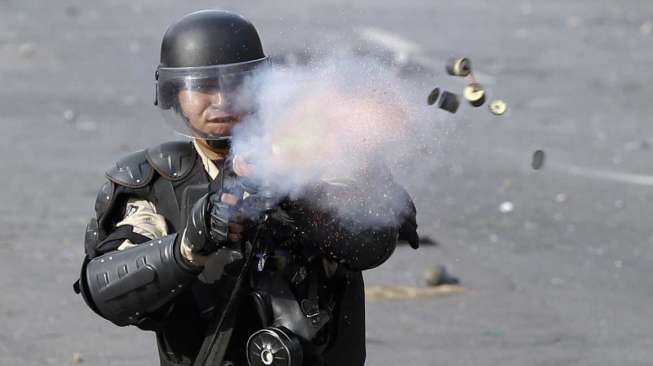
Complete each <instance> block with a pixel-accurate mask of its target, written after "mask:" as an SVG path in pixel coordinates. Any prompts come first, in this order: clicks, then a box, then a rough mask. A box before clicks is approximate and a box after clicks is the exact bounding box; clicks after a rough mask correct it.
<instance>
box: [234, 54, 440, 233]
mask: <svg viewBox="0 0 653 366" xmlns="http://www.w3.org/2000/svg"><path fill="white" fill-rule="evenodd" d="M248 85H249V87H251V88H253V89H254V90H256V93H254V94H255V95H256V104H257V108H258V113H257V115H256V116H255V117H251V118H249V119H246V120H244V121H242V122H241V123H240V124H239V125H238V126H237V128H236V129H235V130H234V132H233V141H232V146H233V153H234V155H236V156H239V157H242V158H244V159H245V160H246V161H247V162H248V163H249V164H251V165H252V167H253V168H252V170H251V175H252V178H254V179H256V180H258V181H263V182H269V183H271V184H273V186H274V189H275V191H277V192H279V193H281V194H286V195H291V196H293V195H299V194H301V192H303V191H304V190H306V189H310V188H311V187H312V186H314V185H315V184H318V183H320V182H324V181H330V182H334V181H350V180H355V182H356V184H357V185H358V186H359V187H362V188H363V189H362V191H363V192H364V193H365V197H356V198H355V199H352V198H351V197H349V198H347V199H345V200H343V199H342V198H341V197H340V198H338V199H335V198H334V201H333V202H329V206H330V207H335V208H336V209H337V211H338V212H340V213H342V214H344V215H346V214H347V213H348V212H351V211H352V210H351V208H352V205H360V204H364V203H366V202H367V203H369V202H380V201H382V200H384V199H385V200H387V199H388V197H387V191H386V190H384V189H382V188H381V186H383V184H381V183H382V182H379V181H378V180H379V176H378V174H374V175H372V174H369V173H370V171H371V169H370V167H371V166H376V167H378V166H385V167H387V170H388V172H389V171H392V170H393V169H394V168H396V167H398V166H401V165H405V164H415V165H417V164H416V163H419V162H418V161H416V159H424V157H423V155H424V153H425V152H428V151H434V149H433V147H437V145H438V144H439V142H440V141H439V139H440V137H441V136H442V134H443V133H444V129H443V124H442V123H439V121H438V120H437V116H438V115H439V114H438V113H436V111H437V109H436V108H434V107H432V106H428V105H427V104H426V95H428V93H429V91H430V90H429V89H427V88H424V87H423V86H419V85H415V84H411V83H409V82H407V81H406V80H403V79H401V78H400V77H398V75H397V71H396V69H393V68H391V67H390V66H388V65H384V64H381V63H380V62H379V61H377V60H374V59H371V58H362V57H355V56H353V55H351V54H348V53H338V54H335V55H333V56H331V57H328V58H325V59H323V60H322V61H319V62H316V63H313V64H310V65H307V66H293V67H282V66H274V67H271V68H269V69H267V70H265V71H264V72H262V73H260V74H259V75H257V76H256V77H255V78H253V79H252V80H250V81H249V83H248ZM435 150H436V151H437V149H435ZM384 195H385V196H386V197H383V196H384ZM396 199H397V200H401V199H402V198H396ZM398 205H400V203H399V202H397V205H395V206H397V207H398ZM370 224H374V223H370Z"/></svg>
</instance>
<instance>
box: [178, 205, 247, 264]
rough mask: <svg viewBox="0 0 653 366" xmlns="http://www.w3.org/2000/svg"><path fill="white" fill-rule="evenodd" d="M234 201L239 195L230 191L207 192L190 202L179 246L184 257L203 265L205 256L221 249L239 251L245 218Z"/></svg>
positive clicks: (205, 259) (205, 260)
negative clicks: (191, 203)
mask: <svg viewBox="0 0 653 366" xmlns="http://www.w3.org/2000/svg"><path fill="white" fill-rule="evenodd" d="M237 204H238V197H236V196H235V195H233V194H230V193H220V192H209V193H208V194H206V195H204V196H203V197H202V198H200V199H199V200H198V201H197V202H196V203H195V204H194V205H193V208H192V209H191V212H190V216H189V218H188V222H187V224H186V228H185V229H184V232H183V237H182V243H181V249H180V251H181V254H182V255H183V257H184V258H185V259H186V260H188V261H189V262H190V263H191V264H194V265H200V266H203V265H204V264H206V262H207V260H208V256H209V255H210V254H212V253H214V252H216V251H218V250H219V249H221V248H224V249H229V250H231V251H239V250H240V243H241V241H242V239H243V232H244V230H245V220H244V218H243V215H241V214H240V213H239V211H238V210H237ZM231 257H235V256H231Z"/></svg>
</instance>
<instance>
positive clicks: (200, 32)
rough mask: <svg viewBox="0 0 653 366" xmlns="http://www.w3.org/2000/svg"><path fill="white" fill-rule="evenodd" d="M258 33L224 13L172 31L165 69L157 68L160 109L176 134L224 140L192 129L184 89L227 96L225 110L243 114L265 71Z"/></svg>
mask: <svg viewBox="0 0 653 366" xmlns="http://www.w3.org/2000/svg"><path fill="white" fill-rule="evenodd" d="M267 63H268V58H267V57H266V56H265V54H264V53H263V47H262V46H261V40H260V38H259V36H258V33H257V31H256V28H254V26H253V25H252V23H250V22H249V21H248V20H247V19H245V18H243V17H242V16H240V15H238V14H234V13H230V12H227V11H221V10H202V11H198V12H194V13H191V14H188V15H186V16H184V17H183V18H181V19H180V20H179V21H177V22H176V23H174V24H173V25H171V26H170V27H169V28H168V30H167V31H166V33H165V35H164V36H163V41H162V42H161V63H160V64H159V66H158V67H157V70H156V74H155V78H156V98H155V102H154V103H155V104H156V105H158V106H159V107H160V108H161V109H162V110H163V111H164V116H165V117H166V120H167V121H168V122H170V123H171V124H172V126H173V128H174V129H175V130H176V131H177V132H179V133H181V134H183V135H186V136H191V137H202V138H206V139H208V140H219V139H222V138H223V137H222V136H218V135H207V134H203V133H202V132H199V131H197V130H194V129H192V128H191V126H189V124H188V120H187V118H186V117H185V116H184V115H183V114H182V112H181V108H180V101H179V92H180V91H181V90H182V89H188V90H202V89H205V88H217V89H219V90H220V91H221V92H222V93H223V94H224V96H225V101H224V102H223V103H224V106H223V107H224V108H225V110H227V111H232V112H233V111H237V110H238V109H239V108H243V104H245V103H243V102H242V100H240V101H239V100H237V99H238V98H242V95H239V94H241V93H240V92H239V89H240V87H241V86H242V84H243V82H245V81H246V79H247V78H248V77H250V76H251V75H252V74H253V72H254V70H256V69H259V68H260V66H262V65H266V64H267Z"/></svg>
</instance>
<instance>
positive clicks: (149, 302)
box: [79, 234, 197, 326]
mask: <svg viewBox="0 0 653 366" xmlns="http://www.w3.org/2000/svg"><path fill="white" fill-rule="evenodd" d="M176 237H177V234H173V235H168V236H165V237H163V238H160V239H155V240H151V241H147V242H145V243H142V244H139V245H138V246H136V247H134V248H129V249H126V250H123V251H113V252H110V253H106V254H104V255H102V256H99V257H96V258H93V259H92V260H90V261H85V264H84V266H83V267H82V274H81V278H80V281H79V283H80V290H81V292H82V295H83V297H84V300H85V301H86V303H87V304H88V305H89V306H90V307H91V308H92V309H93V310H94V311H95V312H96V313H98V314H99V315H100V316H102V317H104V318H106V319H108V320H110V321H111V322H113V323H115V324H116V325H119V326H125V325H130V324H137V323H138V322H139V321H140V320H142V319H143V318H144V317H145V316H146V315H147V314H148V313H151V312H153V311H155V310H157V309H159V308H160V307H162V306H163V305H165V304H166V303H168V302H169V301H170V300H172V299H173V298H174V297H176V296H177V295H178V294H179V293H180V292H182V291H183V290H184V288H185V287H186V286H187V285H188V284H190V283H191V281H192V280H193V279H194V278H195V276H196V275H197V269H193V268H192V267H189V266H188V265H186V264H185V263H184V262H183V259H182V258H180V257H179V256H180V253H179V250H178V247H177V245H178V244H177V241H176V240H175V239H176Z"/></svg>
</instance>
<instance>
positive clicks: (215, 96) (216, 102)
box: [209, 89, 224, 107]
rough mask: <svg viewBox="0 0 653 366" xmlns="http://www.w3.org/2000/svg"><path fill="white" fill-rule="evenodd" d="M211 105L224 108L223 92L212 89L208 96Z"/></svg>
mask: <svg viewBox="0 0 653 366" xmlns="http://www.w3.org/2000/svg"><path fill="white" fill-rule="evenodd" d="M209 98H210V101H211V105H212V106H214V107H222V106H224V92H222V91H220V90H219V89H213V90H212V91H211V93H210V94H209Z"/></svg>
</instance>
